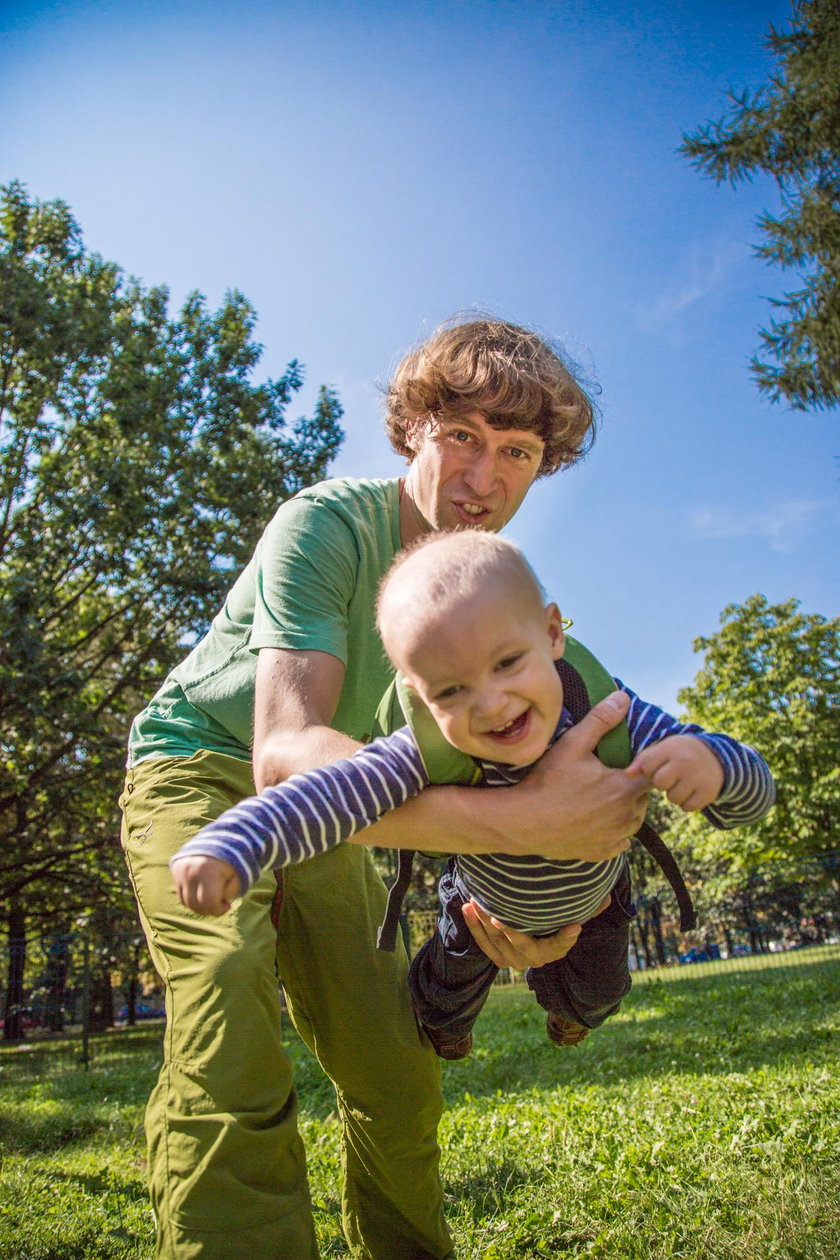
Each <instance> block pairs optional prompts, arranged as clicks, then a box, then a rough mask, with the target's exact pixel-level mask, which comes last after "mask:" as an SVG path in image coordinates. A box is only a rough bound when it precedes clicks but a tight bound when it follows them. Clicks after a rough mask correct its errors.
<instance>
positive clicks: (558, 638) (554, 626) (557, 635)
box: [545, 604, 566, 661]
mask: <svg viewBox="0 0 840 1260" xmlns="http://www.w3.org/2000/svg"><path fill="white" fill-rule="evenodd" d="M545 628H546V632H547V634H548V641H549V643H550V644H551V655H552V657H553V658H554V660H555V661H559V660H560V657H561V656H562V655H563V653H564V652H565V650H566V635H565V632H564V630H563V618H562V617H561V616H560V609H559V608H558V607H557V605H556V604H547V605H546V609H545Z"/></svg>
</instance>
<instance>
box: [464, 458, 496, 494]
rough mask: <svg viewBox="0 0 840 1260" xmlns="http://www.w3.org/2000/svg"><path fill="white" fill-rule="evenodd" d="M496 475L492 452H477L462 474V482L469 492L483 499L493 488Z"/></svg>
mask: <svg viewBox="0 0 840 1260" xmlns="http://www.w3.org/2000/svg"><path fill="white" fill-rule="evenodd" d="M497 476H498V473H497V469H496V457H495V455H494V454H493V452H492V451H477V452H476V454H475V455H474V456H473V457H472V459H471V460H470V462H469V464H468V465H467V468H466V470H465V473H464V480H465V481H466V483H467V485H468V486H469V487H470V489H471V490H474V491H475V493H476V494H477V495H480V496H482V497H484V496H485V495H488V494H490V492H491V491H492V490H493V489H494V488H495V485H496V479H497Z"/></svg>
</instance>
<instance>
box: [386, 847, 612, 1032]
mask: <svg viewBox="0 0 840 1260" xmlns="http://www.w3.org/2000/svg"><path fill="white" fill-rule="evenodd" d="M452 865H453V864H452V862H450V863H448V865H447V867H446V870H445V871H444V873H443V875H442V877H441V880H440V884H439V887H438V897H439V899H440V905H441V910H440V915H439V917H438V922H437V926H436V928H435V933H434V935H433V936H432V937H431V939H430V940H428V941H427V942H426V944H425V945H424V946H423V947H422V949H421V950H420V952H419V953H418V954H417V956H416V957H415V959H414V961H413V962H412V964H411V968H410V971H409V976H408V982H409V986H410V988H411V994H412V997H413V999H414V1006H415V1010H416V1011H417V1017H418V1019H419V1020H420V1023H421V1024H424V1025H425V1026H426V1027H427V1028H442V1029H445V1030H446V1032H447V1033H449V1034H450V1035H451V1036H453V1037H465V1036H466V1035H467V1033H469V1032H471V1031H472V1026H473V1024H474V1023H475V1021H476V1019H477V1017H478V1014H479V1012H480V1011H481V1008H482V1007H483V1006H484V1003H485V1002H486V1001H487V995H488V993H489V992H490V986H491V985H492V983H493V981H494V980H495V978H496V975H497V973H498V970H499V969H498V967H497V966H496V965H495V963H492V962H491V961H490V959H489V958H488V957H487V955H486V954H484V953H482V951H481V950H480V949H479V947H478V946H477V945H476V943H475V941H474V940H473V938H472V934H471V933H470V930H469V928H468V927H467V925H466V923H465V921H464V916H463V913H462V907H463V904H464V903H463V900H462V898H461V896H460V894H459V893H458V891H457V890H456V888H455V881H454V878H453V871H452ZM630 895H631V894H630V874H629V871H628V870H627V869H626V867H625V870H624V873H623V874H622V875H621V877H620V878H619V880H618V883H617V884H616V885H615V887H614V888H613V890H612V894H611V897H612V900H611V901H610V904H609V906H608V907H607V909H606V910H604V911H603V912H602V913H601V914H599V915H596V916H595V918H594V919H590V920H589V921H588V922H587V923H584V925H583V927H582V929H581V933H580V936H579V937H578V939H577V941H576V942H575V944H574V946H573V947H572V948H571V949H570V950H569V952H568V954H567V955H566V957H565V958H561V959H560V960H559V961H558V962H553V963H548V964H547V965H546V966H545V967H532V968H531V969H530V970H529V971H528V972H527V973H526V979H527V981H528V987H529V988H531V989H533V991H534V994H535V996H536V999H537V1001H538V1002H539V1004H540V1006H542V1007H543V1009H544V1010H546V1011H552V1012H554V1013H555V1014H557V1015H560V1016H561V1017H562V1018H563V1019H568V1020H573V1021H574V1022H575V1023H577V1024H585V1025H586V1027H587V1028H597V1027H598V1025H599V1024H601V1023H603V1021H604V1020H605V1019H607V1018H608V1017H609V1016H610V1015H614V1014H615V1012H616V1011H617V1010H618V1008H619V1006H620V1005H621V999H622V998H623V997H624V996H625V994H626V993H627V992H628V990H629V988H630V971H629V968H628V963H627V954H628V949H629V945H630V922H631V920H632V919H633V917H634V916H635V913H636V908H635V906H634V905H633V904H632V902H631V900H630Z"/></svg>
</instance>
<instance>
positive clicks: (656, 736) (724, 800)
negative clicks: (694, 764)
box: [615, 679, 776, 831]
mask: <svg viewBox="0 0 840 1260" xmlns="http://www.w3.org/2000/svg"><path fill="white" fill-rule="evenodd" d="M615 681H616V684H617V686H619V687H620V688H621V690H622V691H624V692H626V693H627V695H628V696H629V697H630V710H629V712H628V714H627V725H628V728H629V730H630V744H631V747H632V749H633V754H634V755H635V754H636V753H638V752H641V751H642V749H644V748H648V747H649V746H650V745H651V744H655V743H657V742H658V741H659V740H660V739H665V737H666V736H668V735H693V736H695V737H696V738H697V739H700V740H702V741H703V743H704V744H706V745H707V746H708V747H709V748H710V749H711V750H712V752H713V753H714V754H715V756H716V757H717V759H718V761H719V762H720V763H721V766H722V767H723V789H722V791H721V794H720V796H719V797H718V798H717V800H716V801H715V802H714V803H713V804H712V805H708V806H707V807H706V808H705V809H704V810H701V813H702V814H703V816H704V817H705V818H707V819H708V820H709V822H710V823H711V824H712V826H713V827H717V828H718V829H719V830H721V831H726V830H728V829H729V828H731V827H744V826H747V825H748V824H750V823H756V822H759V821H760V820H761V819H762V818H763V817H764V815H765V814H766V813H767V812H768V811H769V810H770V808H771V807H772V805H773V802H774V801H775V799H776V788H775V785H774V783H773V776H772V774H771V773H770V768H769V766H768V765H767V762H766V761H765V760H764V758H763V757H762V756H761V755H760V754H759V753H757V752H756V750H755V749H754V748H751V747H750V746H749V744H741V743H739V742H738V740H737V739H732V737H731V736H730V735H716V734H712V733H710V732H709V731H704V730H703V728H702V726H697V725H696V724H695V723H693V722H678V721H677V719H676V718H675V717H671V715H670V714H669V713H665V712H663V710H662V709H659V708H657V707H656V705H655V704H647V703H646V702H645V701H644V700H641V699H640V698H639V697H638V696H637V695H636V694H635V692H633V691H631V690H630V688H629V687H625V686H624V684H623V683H621V682H619V680H618V679H616V680H615Z"/></svg>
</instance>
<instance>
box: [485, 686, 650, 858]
mask: <svg viewBox="0 0 840 1260" xmlns="http://www.w3.org/2000/svg"><path fill="white" fill-rule="evenodd" d="M629 703H630V698H629V696H627V695H626V694H625V692H623V691H614V692H613V693H612V694H611V695H609V696H607V697H606V699H604V700H602V701H601V702H600V704H596V705H595V706H594V708H592V709H590V711H589V713H587V715H586V717H585V718H584V719H583V721H581V722H578V724H577V726H573V727H572V729H571V730H570V731H568V732H567V733H566V734H565V735H564V736H563V738H562V739H559V740H558V741H557V743H556V744H554V746H553V747H552V748H549V750H548V751H547V752H546V754H545V756H543V757H542V758H541V759H540V760H539V761H538V762H537V764H536V765H535V766H534V768H533V770H532V771H531V773H530V774H529V775H528V776H527V778H525V779H524V780H523V781H522V783H519V784H517V785H516V787H514V788H511V789H509V792H510V797H509V799H511V800H513V799H515V800H516V804H517V811H518V814H519V825H518V827H515V826H510V827H508V828H506V830H507V831H508V834H509V835H510V836H512V837H513V836H515V837H516V841H517V848H516V852H518V853H539V854H540V855H542V856H543V857H547V858H554V859H556V860H557V861H580V862H606V861H608V860H609V859H610V858H613V857H616V856H617V855H618V854H619V853H623V852H624V851H625V850H626V849H629V847H630V839H629V837H630V836H632V835H634V834H635V833H636V832H637V831H638V829H639V827H640V826H641V825H642V823H643V821H644V817H645V813H646V811H647V804H648V787H649V786H650V785H649V783H648V782H647V780H646V778H645V776H644V771H643V770H641V769H640V771H639V772H638V773H637V774H634V775H631V776H628V775H627V774H626V773H625V772H624V771H623V770H610V769H609V768H608V767H606V766H604V765H603V764H602V763H601V762H600V761H599V760H598V758H597V756H596V755H595V749H596V747H597V745H598V743H599V741H600V740H601V738H602V737H603V736H604V735H605V734H606V733H607V731H609V730H612V728H613V727H614V726H617V725H618V723H619V722H620V721H621V720H622V718H623V717H624V716H625V714H626V713H627V708H628V705H629ZM493 795H494V797H495V796H496V795H497V793H494V794H493ZM505 795H506V796H507V795H508V793H507V792H506V793H505ZM500 804H501V802H500ZM502 826H503V824H502V823H500V830H501V829H502ZM510 851H511V850H510V849H506V850H505V852H510Z"/></svg>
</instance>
